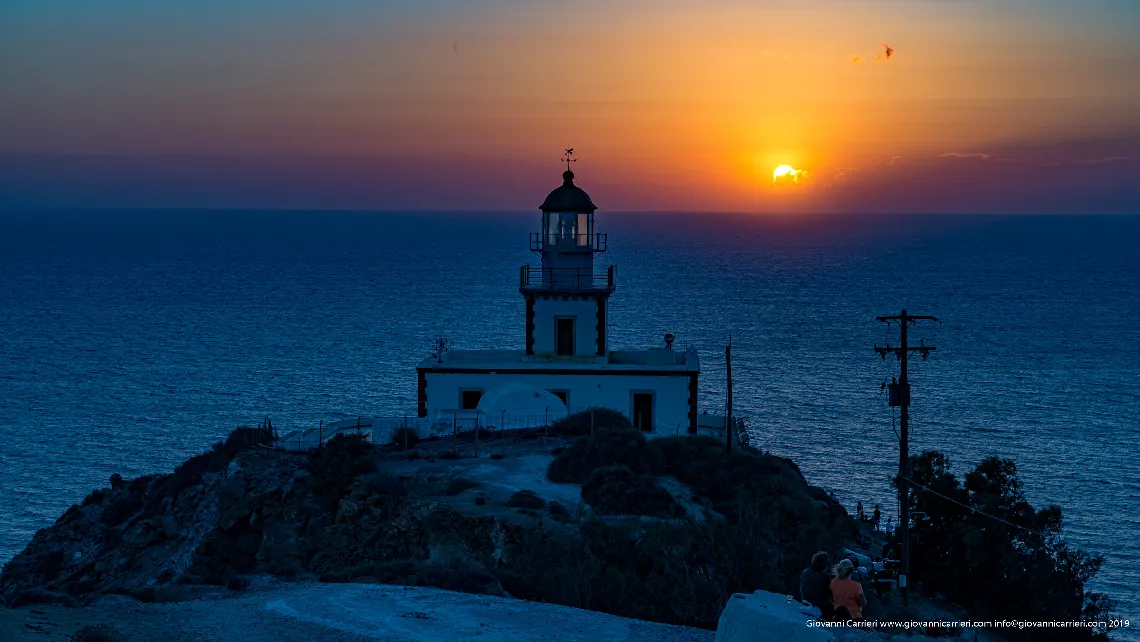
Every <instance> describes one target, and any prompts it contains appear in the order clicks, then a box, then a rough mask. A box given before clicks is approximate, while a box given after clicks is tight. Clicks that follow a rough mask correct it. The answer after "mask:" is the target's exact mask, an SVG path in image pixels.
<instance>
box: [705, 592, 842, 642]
mask: <svg viewBox="0 0 1140 642" xmlns="http://www.w3.org/2000/svg"><path fill="white" fill-rule="evenodd" d="M817 617H819V609H817V608H815V607H813V606H805V605H803V604H800V603H799V602H796V601H795V600H793V601H792V602H790V603H789V602H788V598H787V596H786V595H780V594H779V593H769V592H767V591H756V592H755V593H752V594H750V595H745V594H743V593H735V594H733V596H732V597H731V598H729V599H728V604H726V605H725V606H724V611H722V612H721V614H720V621H719V622H717V625H716V640H715V642H777V641H780V642H783V641H786V640H787V641H799V640H802V641H804V642H827V641H829V640H834V639H835V638H834V637H832V635H831V633H830V632H828V630H827V629H825V628H820V627H815V626H810V625H809V622H812V621H814V620H815V619H816V618H817Z"/></svg>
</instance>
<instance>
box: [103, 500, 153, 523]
mask: <svg viewBox="0 0 1140 642" xmlns="http://www.w3.org/2000/svg"><path fill="white" fill-rule="evenodd" d="M142 505H143V501H142V498H141V497H139V496H138V495H133V494H130V493H128V494H125V495H123V496H122V497H119V498H118V499H116V500H114V501H112V502H111V503H110V504H109V505H107V507H105V508H104V509H103V513H102V514H101V515H99V521H100V522H102V523H103V524H105V525H107V526H108V527H113V526H118V525H119V524H122V523H123V522H125V521H127V518H128V517H130V516H131V515H134V514H135V511H137V510H138V509H140V508H142Z"/></svg>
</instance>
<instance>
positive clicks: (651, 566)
mask: <svg viewBox="0 0 1140 642" xmlns="http://www.w3.org/2000/svg"><path fill="white" fill-rule="evenodd" d="M243 443H244V442H238V443H237V444H236V445H233V444H230V442H227V444H226V445H219V447H216V448H215V449H214V450H213V451H211V452H210V453H206V454H204V455H201V456H198V457H195V458H192V459H191V460H188V461H187V462H186V463H184V464H183V465H181V466H179V467H178V468H177V469H175V471H174V472H173V473H172V474H170V475H161V476H150V477H142V478H139V479H135V480H131V481H126V480H121V479H120V480H115V482H114V483H113V484H112V487H111V488H105V489H102V490H98V491H95V492H93V493H92V494H91V495H90V496H89V497H88V498H87V499H86V500H85V501H84V502H83V504H82V505H78V506H73V507H72V508H71V509H69V510H68V511H67V512H66V513H65V514H64V515H63V516H61V517H60V519H59V520H58V521H57V522H56V523H55V524H53V525H52V526H50V527H48V528H46V529H44V530H42V531H40V532H39V533H37V534H36V536H35V537H34V538H33V540H32V542H31V543H30V544H29V545H28V547H27V548H26V549H25V550H24V551H23V552H22V553H21V554H20V555H17V556H16V557H15V558H13V559H12V560H11V561H10V562H9V563H8V564H7V565H5V567H4V569H3V572H2V573H0V600H3V601H4V603H6V604H7V605H8V606H16V605H19V604H24V603H28V602H48V601H54V602H63V603H67V602H87V601H90V600H92V598H94V597H96V596H99V595H102V594H108V593H119V594H126V595H130V596H133V597H135V598H138V599H140V600H143V601H171V600H177V599H179V597H180V596H182V595H185V594H186V585H214V586H226V587H228V588H231V589H234V590H241V589H243V588H244V587H247V586H248V585H249V577H250V576H251V575H255V574H268V575H272V576H275V577H278V578H283V579H288V580H320V581H324V582H378V583H392V584H404V585H411V586H431V587H438V588H445V589H450V590H456V591H462V592H467V593H479V594H485V595H496V596H501V595H511V596H514V597H519V598H524V599H528V600H533V601H538V602H548V603H554V604H562V605H567V606H574V607H579V608H585V609H592V610H599V611H606V612H610V613H613V614H616V615H622V616H626V617H635V618H639V619H644V620H654V621H658V622H666V623H671V624H683V625H688V626H699V627H704V628H709V629H711V628H713V627H715V626H716V623H717V618H718V617H719V616H720V614H721V610H722V608H723V607H724V604H725V602H726V601H727V600H728V598H729V596H730V595H731V594H732V592H733V591H739V590H753V589H755V588H756V587H765V588H775V587H779V586H780V585H781V584H782V581H783V580H782V579H781V577H780V572H779V569H778V567H777V562H774V561H773V560H779V559H781V557H780V550H781V549H780V547H781V545H782V543H781V542H780V541H778V540H775V539H772V538H770V537H768V535H767V534H766V533H765V532H764V531H763V530H762V529H761V528H758V527H752V528H750V530H745V529H743V528H740V527H739V526H737V525H736V524H733V523H731V522H730V521H729V520H725V519H721V520H695V519H687V518H684V517H677V518H668V519H658V518H651V517H645V516H640V517H638V516H633V517H630V516H628V515H605V516H603V517H604V518H595V517H591V516H590V514H589V512H588V511H585V510H581V509H580V510H579V511H578V512H576V513H575V514H571V513H570V512H569V511H567V510H566V509H565V507H564V506H563V505H562V504H561V503H559V502H552V503H550V504H548V505H546V506H545V507H542V505H541V504H540V503H538V502H533V503H532V504H528V505H527V506H513V505H512V501H511V499H510V497H508V496H500V497H495V496H494V495H490V494H484V493H483V492H482V490H480V489H479V486H480V483H479V482H477V481H472V480H468V479H463V478H462V475H463V474H464V473H463V470H464V469H465V464H463V463H462V462H459V463H457V464H456V465H455V468H453V469H448V470H449V471H450V472H448V471H441V470H440V469H439V468H438V467H432V466H434V464H430V463H424V462H432V461H433V460H432V458H430V457H422V458H421V457H418V456H416V457H410V456H409V455H408V454H407V453H404V452H403V451H402V450H401V451H386V450H382V449H379V448H377V447H376V446H373V445H371V444H368V443H365V442H363V441H361V440H359V439H355V440H354V439H353V438H350V437H338V438H337V439H335V440H333V441H332V442H331V443H329V444H326V445H325V446H324V447H323V448H322V449H321V450H320V451H318V452H314V453H311V454H308V455H306V454H297V453H281V452H276V451H270V450H261V449H252V450H251V449H247V448H245V447H244V446H243ZM231 445H233V447H232V448H231V447H230V446H231ZM497 445H501V444H497ZM428 452H430V451H426V450H425V453H428ZM413 454H418V453H413ZM501 459H502V458H501V457H500V460H501ZM521 459H522V458H520V461H521ZM481 461H484V462H485V461H491V460H479V459H471V460H470V464H469V465H467V466H468V467H467V469H468V470H470V469H480V468H482V467H483V466H484V465H485V464H484V463H481ZM413 462H414V463H413ZM423 466H427V467H429V469H425V468H423ZM542 472H545V471H539V474H541V473H542ZM516 481H517V480H516ZM543 483H545V481H543ZM675 483H676V485H677V486H679V487H681V486H684V484H682V482H679V481H678V482H675ZM788 483H791V484H796V483H800V480H798V479H796V478H791V480H790V481H789V482H788ZM801 485H803V484H802V483H801ZM547 486H549V484H547ZM803 486H804V488H799V487H797V488H796V489H795V490H796V492H798V493H800V494H803V495H804V496H806V495H807V491H806V490H805V489H806V485H803ZM486 490H487V491H488V493H489V491H490V489H489V488H488V489H486ZM683 490H684V488H680V489H679V491H678V492H681V491H683ZM517 494H518V493H517V492H516V493H515V495H517ZM682 494H684V493H682ZM512 496H513V495H512ZM514 503H518V502H517V501H515V502H514ZM556 509H557V510H556ZM797 510H798V511H799V512H798V513H797V520H798V521H795V522H789V523H788V525H787V528H786V529H785V530H784V531H783V536H784V537H787V538H788V541H795V540H796V538H797V537H798V533H799V531H797V529H802V530H803V531H804V532H806V533H807V536H806V537H809V538H811V537H819V536H820V532H821V531H820V529H819V528H818V524H820V523H823V521H822V520H823V519H824V518H825V513H826V511H824V510H823V509H817V508H815V507H813V506H803V507H800V508H798V509H797ZM812 520H814V521H812ZM813 524H815V526H813ZM753 526H755V525H753ZM805 545H809V546H810V545H811V542H808V543H807V544H805Z"/></svg>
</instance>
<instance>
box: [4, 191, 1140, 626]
mask: <svg viewBox="0 0 1140 642" xmlns="http://www.w3.org/2000/svg"><path fill="white" fill-rule="evenodd" d="M598 224H599V227H600V229H601V231H604V232H606V233H607V234H608V248H609V251H608V252H606V253H604V254H601V255H599V256H598V258H597V261H598V262H599V263H602V264H611V263H612V264H614V265H616V268H615V270H616V284H617V290H616V292H615V293H614V295H613V298H612V299H611V310H610V328H609V332H610V345H611V347H617V348H646V347H659V346H663V345H664V344H663V335H664V334H665V333H666V332H673V333H675V334H676V336H677V346H678V347H681V348H684V347H687V346H695V347H696V348H697V350H698V351H699V353H700V358H701V367H702V372H701V378H700V397H699V402H700V407H701V410H702V411H704V410H707V411H709V412H710V413H721V412H723V409H724V405H725V388H726V377H725V346H726V345H727V344H728V343H729V341H730V340H731V343H732V370H733V386H734V400H735V401H734V406H735V409H736V412H738V413H740V414H741V415H742V416H744V417H746V419H747V421H748V425H749V431H750V433H751V436H752V441H753V443H754V444H755V445H758V446H759V447H761V448H764V449H768V450H771V451H772V452H774V453H776V454H779V455H784V456H788V457H791V458H793V459H794V460H795V461H796V462H797V463H798V465H799V466H800V468H801V469H802V470H803V472H804V474H805V475H806V476H807V478H808V480H809V481H810V482H811V483H814V484H817V485H820V486H823V487H824V488H826V489H828V490H829V491H833V492H834V493H835V494H836V495H837V497H838V498H839V499H840V500H841V501H842V502H843V503H844V504H846V505H847V507H848V508H849V509H850V510H854V507H855V505H856V502H860V501H861V502H862V503H863V505H864V506H867V507H868V508H870V507H871V506H873V505H874V504H876V503H877V504H880V505H881V506H882V508H883V511H884V513H885V514H887V515H892V514H894V511H895V508H896V503H895V500H894V496H893V493H892V489H891V486H890V481H889V479H890V477H891V475H892V473H893V472H894V471H895V470H897V465H898V464H897V462H898V442H897V438H896V435H895V430H896V428H897V414H896V413H895V412H894V410H895V409H892V408H890V407H889V406H888V405H887V398H886V396H885V394H884V393H883V391H882V384H883V383H884V382H888V381H889V380H890V378H891V377H892V376H893V375H895V374H896V373H897V370H898V366H899V364H898V362H897V361H896V360H895V359H893V358H890V359H883V358H882V357H880V355H878V354H876V353H875V351H874V347H875V345H876V344H877V345H886V344H888V343H889V344H891V345H897V344H898V326H897V325H892V326H888V325H886V324H884V323H882V322H879V321H877V320H876V316H880V315H892V314H898V313H899V312H900V310H901V309H903V308H906V309H907V310H908V312H909V313H911V314H921V315H933V316H936V317H938V319H940V320H941V323H940V324H939V323H933V322H928V323H919V324H916V325H915V326H914V327H912V328H911V330H910V332H911V341H912V343H915V344H917V343H918V342H919V341H924V342H925V344H926V345H930V346H935V347H936V348H937V350H936V351H935V352H933V353H931V355H930V357H929V359H927V360H922V359H921V358H915V359H913V360H912V362H911V377H910V379H911V384H912V406H911V424H910V435H911V446H912V449H913V452H918V451H921V450H923V449H937V450H940V451H942V452H944V453H946V454H948V455H949V457H950V461H951V464H952V469H953V470H954V471H955V472H956V473H958V474H959V475H963V474H964V473H965V472H967V471H968V470H971V469H972V468H973V467H974V466H975V465H977V464H978V463H979V462H980V461H981V460H982V459H983V458H984V457H988V456H999V457H1005V458H1009V459H1012V460H1013V461H1014V462H1016V464H1017V467H1018V472H1019V475H1020V478H1021V480H1022V481H1023V483H1024V490H1025V494H1026V496H1027V497H1028V499H1029V500H1030V501H1031V502H1032V503H1033V504H1034V505H1037V506H1044V505H1048V504H1056V505H1058V506H1060V507H1061V508H1062V509H1063V511H1064V516H1065V532H1066V533H1067V536H1068V537H1069V538H1070V540H1071V541H1072V543H1074V544H1075V545H1077V546H1080V547H1081V548H1084V549H1086V550H1088V551H1091V552H1095V553H1101V554H1103V555H1104V556H1105V559H1106V561H1105V564H1104V567H1103V569H1102V571H1101V573H1100V574H1099V576H1098V577H1097V578H1096V579H1095V581H1094V582H1093V583H1092V585H1091V587H1090V588H1093V589H1095V590H1100V591H1105V592H1107V593H1109V594H1110V595H1111V596H1112V597H1114V598H1115V599H1117V600H1118V601H1119V603H1120V607H1119V611H1120V612H1121V614H1122V615H1123V616H1125V617H1129V616H1130V619H1131V622H1132V626H1131V629H1130V631H1127V632H1125V634H1124V635H1120V636H1119V637H1120V639H1140V638H1137V636H1136V635H1135V633H1136V631H1137V630H1138V628H1140V621H1138V620H1140V610H1138V609H1137V606H1136V605H1137V604H1138V603H1140V589H1138V582H1137V580H1138V579H1140V573H1138V572H1137V568H1138V567H1140V458H1138V453H1140V217H1102V216H1091V215H1090V216H1068V217H1062V216H973V215H970V216H967V215H961V216H955V215H922V216H920V215H905V216H904V215H889V216H886V215H843V216H839V215H834V216H822V215H743V214H709V213H688V214H682V213H648V212H638V213H622V212H605V211H602V212H599V213H598ZM538 228H539V214H538V213H537V212H427V213H424V212H406V213H400V212H395V213H393V212H387V213H378V212H363V211H336V212H322V211H252V210H251V211H224V210H208V211H188V210H153V211H152V210H125V211H119V210H90V211H78V210H53V211H23V210H18V209H15V210H10V211H5V212H3V213H0V560H7V559H8V558H10V557H11V556H12V555H14V554H16V553H18V552H19V551H20V550H21V549H22V548H23V546H24V545H25V544H26V543H27V542H28V541H29V539H30V538H31V537H32V535H33V534H34V533H35V532H36V531H37V530H38V529H41V528H44V527H46V526H49V525H50V524H52V523H53V522H54V521H55V519H56V518H57V517H58V516H59V515H60V514H61V513H62V512H63V511H64V510H66V509H67V507H68V506H70V505H71V504H74V503H77V502H80V501H81V500H82V499H83V497H84V496H85V495H86V494H87V493H89V492H90V491H91V490H92V489H95V488H99V487H104V486H107V485H108V481H107V480H108V477H109V476H110V475H111V474H112V473H119V474H121V475H123V476H124V477H127V478H130V477H135V476H138V475H143V474H147V473H160V472H168V471H170V470H171V469H173V467H174V466H175V465H177V464H178V463H180V462H181V461H183V460H185V459H186V458H187V457H189V456H190V455H193V454H195V453H198V452H200V451H202V450H204V449H206V448H208V447H209V446H210V445H211V444H212V443H214V442H216V441H218V440H220V439H222V438H223V437H224V436H225V435H226V434H227V433H228V432H229V431H230V430H232V429H233V428H234V427H235V426H237V425H256V424H257V423H258V422H259V421H261V420H262V419H263V418H266V417H268V418H270V419H271V420H272V421H273V424H274V425H275V426H276V427H277V428H278V430H279V431H282V432H287V431H289V430H292V429H296V428H305V427H310V426H314V425H317V423H318V422H320V421H322V420H324V421H330V420H333V419H341V418H346V417H355V416H400V415H402V414H403V413H411V414H414V413H415V408H416V400H415V395H416V372H415V366H416V363H417V362H418V361H419V360H421V359H422V358H424V357H425V356H427V355H428V353H429V351H430V349H431V346H432V341H433V339H435V338H437V337H444V338H447V339H449V340H450V342H451V344H452V345H453V346H454V347H457V348H465V349H468V348H469V349H475V348H516V349H518V348H522V347H523V342H524V333H523V321H524V306H523V300H522V297H521V296H520V295H519V293H518V273H519V272H518V269H519V266H521V265H523V264H525V263H532V264H534V263H537V257H535V256H534V255H532V253H531V252H530V251H529V250H528V232H532V231H537V230H538ZM1026 588H1027V590H1032V587H1026Z"/></svg>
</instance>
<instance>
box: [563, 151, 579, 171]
mask: <svg viewBox="0 0 1140 642" xmlns="http://www.w3.org/2000/svg"><path fill="white" fill-rule="evenodd" d="M572 156H574V148H573V147H567V148H566V158H563V159H562V162H564V163H566V171H570V163H577V162H578V159H577V158H572Z"/></svg>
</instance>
